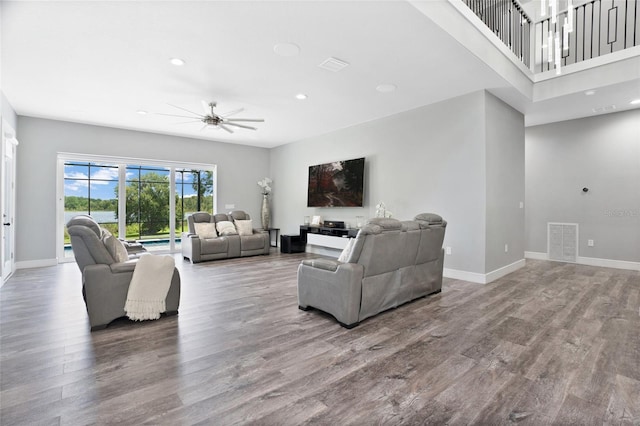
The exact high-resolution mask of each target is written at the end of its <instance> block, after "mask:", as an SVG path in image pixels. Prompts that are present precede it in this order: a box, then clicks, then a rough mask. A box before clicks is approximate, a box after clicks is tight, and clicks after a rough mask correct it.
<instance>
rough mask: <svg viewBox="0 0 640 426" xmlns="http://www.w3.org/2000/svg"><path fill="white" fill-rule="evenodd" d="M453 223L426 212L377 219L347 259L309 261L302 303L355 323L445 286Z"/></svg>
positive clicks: (301, 276)
mask: <svg viewBox="0 0 640 426" xmlns="http://www.w3.org/2000/svg"><path fill="white" fill-rule="evenodd" d="M446 226H447V222H446V221H445V220H443V219H442V218H441V217H440V216H438V215H436V214H431V213H423V214H420V215H418V216H416V217H415V220H413V221H403V222H400V221H398V220H396V219H383V218H375V219H371V220H370V221H369V222H368V223H367V224H366V225H365V226H364V227H363V228H362V229H361V230H360V232H358V235H357V237H356V238H355V242H354V244H353V246H352V250H351V252H350V254H349V256H348V258H347V259H346V262H340V261H338V260H333V259H325V258H320V259H309V260H303V261H302V263H301V264H300V266H299V267H298V306H299V308H300V309H302V310H307V309H309V308H311V307H313V308H316V309H319V310H322V311H324V312H327V313H329V314H331V315H333V316H334V317H335V318H336V319H337V320H338V322H339V323H340V324H341V325H342V326H344V327H346V328H352V327H355V326H356V325H358V324H359V322H360V321H362V320H364V319H365V318H368V317H371V316H373V315H375V314H377V313H379V312H382V311H385V310H387V309H390V308H395V307H397V306H398V305H401V304H403V303H406V302H409V301H411V300H414V299H417V298H419V297H423V296H427V295H429V294H433V293H439V292H440V291H441V290H442V270H443V261H444V250H443V249H442V242H443V240H444V233H445V229H446Z"/></svg>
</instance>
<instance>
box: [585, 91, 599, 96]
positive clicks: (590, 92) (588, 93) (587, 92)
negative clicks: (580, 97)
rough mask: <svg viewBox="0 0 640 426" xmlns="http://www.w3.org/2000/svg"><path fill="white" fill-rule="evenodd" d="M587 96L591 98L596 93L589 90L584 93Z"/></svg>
mask: <svg viewBox="0 0 640 426" xmlns="http://www.w3.org/2000/svg"><path fill="white" fill-rule="evenodd" d="M584 94H585V95H587V96H591V95H595V94H596V91H595V90H587V91H586V92H584Z"/></svg>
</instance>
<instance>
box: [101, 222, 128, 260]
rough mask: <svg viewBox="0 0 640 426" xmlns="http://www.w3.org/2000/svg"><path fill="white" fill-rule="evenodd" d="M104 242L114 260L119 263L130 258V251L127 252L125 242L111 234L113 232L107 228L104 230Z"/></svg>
mask: <svg viewBox="0 0 640 426" xmlns="http://www.w3.org/2000/svg"><path fill="white" fill-rule="evenodd" d="M102 244H104V246H105V248H106V249H107V251H108V252H109V254H110V255H111V257H113V260H115V261H116V262H117V263H122V262H126V261H127V260H129V253H127V249H126V248H125V247H124V244H122V241H120V240H119V239H117V238H116V237H114V236H113V235H111V232H109V231H107V230H106V229H103V230H102Z"/></svg>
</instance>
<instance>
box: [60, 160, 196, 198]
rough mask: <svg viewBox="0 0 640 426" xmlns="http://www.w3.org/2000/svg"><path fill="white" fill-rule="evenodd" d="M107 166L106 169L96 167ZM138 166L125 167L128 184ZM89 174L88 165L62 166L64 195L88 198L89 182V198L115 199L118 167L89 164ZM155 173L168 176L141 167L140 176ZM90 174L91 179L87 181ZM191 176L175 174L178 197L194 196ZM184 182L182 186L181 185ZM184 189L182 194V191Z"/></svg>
mask: <svg viewBox="0 0 640 426" xmlns="http://www.w3.org/2000/svg"><path fill="white" fill-rule="evenodd" d="M97 166H107V167H97ZM139 167H140V166H130V165H128V166H127V171H126V179H127V181H128V182H130V181H132V180H137V179H138V170H137V169H138V168H139ZM90 169H91V172H89V163H80V162H73V163H69V164H65V166H64V195H65V196H77V197H88V196H89V182H91V198H94V199H101V200H112V199H115V198H116V193H117V188H118V166H113V165H107V164H97V163H92V164H91V168H90ZM151 172H154V173H157V174H159V175H161V176H167V177H168V176H169V170H168V169H166V168H155V167H143V168H142V170H141V174H142V175H144V174H146V173H151ZM89 173H91V179H89ZM193 181H194V178H193V174H192V173H190V172H185V173H179V172H178V173H176V189H177V190H178V191H177V193H178V194H179V195H183V196H185V197H190V196H194V195H195V194H196V191H195V190H194V189H193V186H192V183H193ZM183 182H184V186H183V185H181V184H182V183H183ZM183 188H184V193H182V189H183Z"/></svg>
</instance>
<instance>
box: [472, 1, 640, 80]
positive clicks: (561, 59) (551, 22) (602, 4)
mask: <svg viewBox="0 0 640 426" xmlns="http://www.w3.org/2000/svg"><path fill="white" fill-rule="evenodd" d="M463 2H464V3H465V4H466V5H467V6H468V7H469V8H470V9H471V10H472V11H473V12H474V13H475V14H476V15H477V16H478V17H479V18H480V19H481V20H482V21H483V22H484V23H485V25H486V26H487V27H488V28H489V29H490V30H491V31H492V32H493V33H494V34H495V35H496V36H497V37H499V38H500V40H502V42H503V43H504V44H505V45H506V46H507V47H509V48H510V49H511V51H512V52H513V53H514V54H515V56H516V57H517V58H518V59H520V60H521V61H522V62H523V63H524V64H525V65H526V66H527V67H528V68H529V69H531V70H532V71H533V72H536V73H538V72H547V71H552V70H555V71H556V73H557V74H559V73H560V71H561V68H562V67H564V66H567V65H571V64H575V63H579V62H582V61H586V60H589V59H592V58H596V57H599V56H602V55H606V54H609V53H613V52H617V51H620V50H624V49H628V48H631V47H634V46H638V45H639V44H640V5H638V0H586V1H581V0H574V1H572V0H566V1H564V2H563V3H564V5H565V8H564V10H559V0H540V3H541V4H542V11H541V15H544V16H541V17H542V18H543V19H541V20H538V21H537V22H533V20H532V19H531V18H530V17H529V16H527V14H526V13H525V12H524V10H523V8H522V7H521V6H520V5H519V4H518V3H517V2H516V1H515V0H463ZM578 2H580V4H578ZM574 3H576V5H575V6H574ZM542 12H544V13H542Z"/></svg>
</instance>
